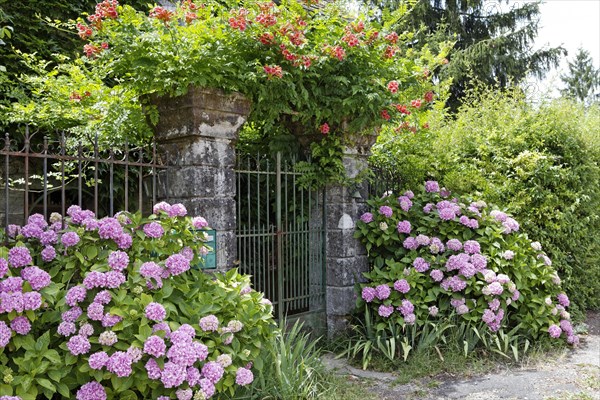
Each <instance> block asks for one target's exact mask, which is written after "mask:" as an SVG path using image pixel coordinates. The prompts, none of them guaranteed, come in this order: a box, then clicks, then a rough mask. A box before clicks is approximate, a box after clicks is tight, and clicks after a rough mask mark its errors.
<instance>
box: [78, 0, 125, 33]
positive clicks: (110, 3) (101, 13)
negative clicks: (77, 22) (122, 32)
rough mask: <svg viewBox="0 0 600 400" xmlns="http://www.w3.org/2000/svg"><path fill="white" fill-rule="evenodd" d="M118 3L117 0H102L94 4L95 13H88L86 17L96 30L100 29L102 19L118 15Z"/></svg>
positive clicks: (113, 17) (115, 17)
mask: <svg viewBox="0 0 600 400" xmlns="http://www.w3.org/2000/svg"><path fill="white" fill-rule="evenodd" d="M118 5H119V2H118V1H117V0H104V1H103V2H102V3H98V4H96V13H95V14H92V15H89V16H88V17H87V19H88V21H90V23H91V24H92V26H93V27H95V28H96V29H98V30H99V29H102V20H103V19H105V18H110V19H117V17H118V16H119V14H118V13H117V6H118ZM78 28H79V27H78ZM80 36H81V35H80Z"/></svg>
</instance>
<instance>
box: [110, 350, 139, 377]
mask: <svg viewBox="0 0 600 400" xmlns="http://www.w3.org/2000/svg"><path fill="white" fill-rule="evenodd" d="M131 364H132V360H131V357H129V355H128V354H127V353H126V352H124V351H116V352H114V353H113V354H112V355H111V356H110V358H109V359H108V361H107V362H106V369H107V370H108V371H109V372H112V373H113V374H115V375H117V376H118V377H119V378H124V377H126V376H129V375H131V373H132V372H133V370H132V369H131Z"/></svg>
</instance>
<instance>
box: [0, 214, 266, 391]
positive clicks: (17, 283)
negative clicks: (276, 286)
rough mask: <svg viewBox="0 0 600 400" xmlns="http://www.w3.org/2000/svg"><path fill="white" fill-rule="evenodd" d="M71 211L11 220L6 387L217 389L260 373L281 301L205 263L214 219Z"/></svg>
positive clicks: (2, 317) (3, 350)
mask: <svg viewBox="0 0 600 400" xmlns="http://www.w3.org/2000/svg"><path fill="white" fill-rule="evenodd" d="M67 214H68V217H67V218H65V219H62V218H61V217H60V216H58V215H53V216H52V217H51V219H50V221H49V223H48V222H46V221H45V220H44V218H43V217H42V216H40V215H33V216H31V217H30V218H29V220H28V223H27V224H26V225H25V226H23V227H18V226H10V227H9V229H8V232H7V233H8V236H9V238H8V246H7V247H3V248H2V249H1V251H0V275H1V278H0V311H1V314H0V373H1V374H2V376H1V378H2V379H3V381H2V382H1V383H0V393H1V394H2V395H7V396H17V398H20V399H22V400H29V399H31V400H35V399H37V398H44V397H45V398H48V399H50V398H53V396H62V397H66V398H68V397H71V398H73V396H74V397H75V398H77V399H78V400H92V399H93V400H102V399H161V400H166V399H173V398H177V399H179V400H190V399H192V398H193V399H208V398H211V397H213V396H216V395H217V394H218V393H228V395H230V396H232V395H234V394H235V392H236V389H237V388H238V387H240V386H246V385H248V384H250V383H251V382H252V381H253V379H254V373H255V372H256V371H260V370H261V369H262V363H261V359H260V357H259V353H260V352H261V349H262V348H263V346H264V345H265V344H266V343H270V342H271V341H272V339H273V335H274V331H275V329H276V326H275V324H274V322H273V319H272V316H271V313H272V306H271V304H270V302H269V301H268V300H266V299H264V298H263V296H262V294H261V293H257V292H256V291H254V290H252V289H251V287H250V282H249V279H248V277H245V276H242V275H239V274H238V273H237V272H236V271H235V270H231V271H228V272H227V273H223V274H222V273H215V274H210V275H209V274H206V273H204V272H202V271H201V270H200V265H201V263H202V256H203V255H205V254H206V253H207V251H208V247H207V246H206V245H205V242H204V240H205V238H206V235H205V233H204V232H203V231H202V230H203V229H204V228H205V227H207V225H208V224H207V222H206V220H204V219H203V218H201V217H196V218H189V217H187V216H186V214H187V211H186V209H185V207H184V206H182V205H181V204H174V205H169V204H167V203H159V204H157V205H156V206H155V207H154V214H152V215H151V216H149V217H148V218H143V217H142V216H141V215H139V214H129V213H119V214H117V215H116V216H115V217H112V218H103V219H97V218H95V216H94V214H93V213H92V212H90V211H86V210H82V209H80V208H79V207H77V206H72V207H70V208H69V210H68V213H67ZM253 371H254V372H253ZM6 398H10V397H6ZM0 399H3V400H4V397H0Z"/></svg>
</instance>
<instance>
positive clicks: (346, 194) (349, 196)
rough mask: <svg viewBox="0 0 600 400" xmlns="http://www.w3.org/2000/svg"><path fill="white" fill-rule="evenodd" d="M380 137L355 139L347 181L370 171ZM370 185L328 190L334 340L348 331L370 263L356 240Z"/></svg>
mask: <svg viewBox="0 0 600 400" xmlns="http://www.w3.org/2000/svg"><path fill="white" fill-rule="evenodd" d="M376 138H377V136H375V135H369V136H359V135H356V137H355V138H353V140H351V141H350V142H351V143H353V145H352V146H347V147H346V148H345V149H344V156H343V163H344V167H345V170H346V175H347V177H348V178H356V177H357V176H358V175H359V174H360V173H361V171H363V170H365V169H366V168H367V167H368V163H367V158H368V156H369V154H370V149H371V146H372V145H373V143H374V142H375V140H376ZM367 192H368V188H367V183H366V182H365V181H363V182H362V183H359V184H357V185H352V186H348V187H344V186H341V185H339V186H338V185H336V186H330V187H328V188H327V195H326V202H327V221H326V225H327V243H326V255H327V292H326V298H327V332H328V335H329V336H330V337H331V336H333V335H334V334H335V333H337V332H339V331H342V330H344V329H346V328H347V327H348V326H347V323H348V319H349V315H350V313H351V312H352V310H354V308H355V304H356V295H355V289H354V285H355V284H356V283H357V282H362V281H364V278H363V276H362V273H363V272H366V271H368V269H369V263H368V260H367V252H366V249H365V248H364V246H363V245H362V244H361V243H360V242H359V241H358V240H357V239H355V238H354V228H355V226H356V221H357V220H358V219H359V218H360V216H361V215H362V214H363V213H364V212H365V211H366V208H367V206H366V199H367V195H368V193H367Z"/></svg>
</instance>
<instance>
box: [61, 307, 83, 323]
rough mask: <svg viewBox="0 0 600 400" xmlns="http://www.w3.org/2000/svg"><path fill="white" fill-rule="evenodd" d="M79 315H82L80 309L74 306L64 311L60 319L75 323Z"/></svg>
mask: <svg viewBox="0 0 600 400" xmlns="http://www.w3.org/2000/svg"><path fill="white" fill-rule="evenodd" d="M81 314H83V311H82V310H81V307H77V306H75V307H73V308H71V309H69V310H67V311H65V312H64V313H62V315H61V317H62V319H63V321H67V322H75V321H77V318H79V317H80V316H81Z"/></svg>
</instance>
